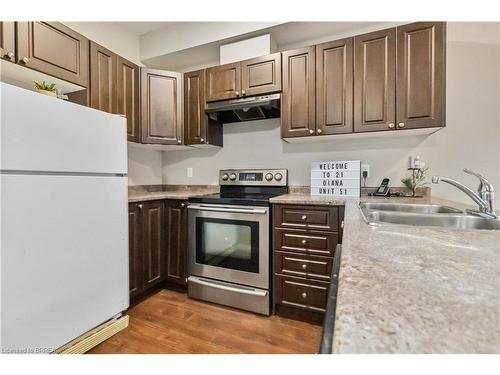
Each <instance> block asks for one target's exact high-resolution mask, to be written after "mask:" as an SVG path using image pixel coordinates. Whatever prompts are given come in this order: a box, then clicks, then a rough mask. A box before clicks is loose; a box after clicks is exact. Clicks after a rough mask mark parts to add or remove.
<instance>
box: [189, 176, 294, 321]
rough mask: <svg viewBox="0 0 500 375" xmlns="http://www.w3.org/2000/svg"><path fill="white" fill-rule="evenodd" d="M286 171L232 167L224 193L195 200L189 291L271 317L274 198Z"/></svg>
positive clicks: (281, 188) (224, 179)
mask: <svg viewBox="0 0 500 375" xmlns="http://www.w3.org/2000/svg"><path fill="white" fill-rule="evenodd" d="M287 179H288V176H287V170H286V169H250V170H249V169H245V170H237V169H227V170H221V171H220V172H219V183H220V193H218V194H212V195H204V196H198V197H191V198H189V205H188V227H189V240H188V249H189V250H188V271H189V277H188V295H189V296H190V297H193V298H197V299H202V300H205V301H210V302H215V303H220V304H223V305H228V306H233V307H237V308H241V309H244V310H249V311H253V312H257V313H260V314H265V315H269V314H270V306H271V296H270V289H271V288H270V285H271V281H270V275H271V270H270V266H271V256H270V254H271V247H270V245H271V241H270V238H271V237H270V236H271V223H270V222H271V217H272V216H271V204H270V203H269V199H270V198H271V197H274V196H277V195H281V194H286V193H287V192H288V186H287Z"/></svg>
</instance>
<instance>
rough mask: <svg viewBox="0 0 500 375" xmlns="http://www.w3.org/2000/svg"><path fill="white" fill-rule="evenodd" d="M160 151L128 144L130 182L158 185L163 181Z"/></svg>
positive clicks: (131, 183)
mask: <svg viewBox="0 0 500 375" xmlns="http://www.w3.org/2000/svg"><path fill="white" fill-rule="evenodd" d="M161 154H162V153H161V152H160V151H151V150H146V149H142V148H137V147H133V146H128V184H129V185H156V184H161V183H162V160H161V156H162V155H161Z"/></svg>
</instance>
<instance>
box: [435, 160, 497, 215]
mask: <svg viewBox="0 0 500 375" xmlns="http://www.w3.org/2000/svg"><path fill="white" fill-rule="evenodd" d="M464 172H465V173H467V174H470V175H473V176H476V177H477V178H478V179H479V181H480V183H479V187H478V189H477V191H478V193H475V192H474V191H472V190H471V189H469V188H468V187H467V186H465V185H464V184H461V183H460V182H458V181H455V180H452V179H451V178H446V177H440V176H433V177H432V183H433V184H438V183H439V182H441V181H442V182H446V183H447V184H450V185H452V186H455V187H456V188H457V189H459V190H461V191H463V192H464V193H465V194H467V195H468V196H469V197H470V198H471V199H472V200H473V201H474V202H476V203H477V205H478V206H479V213H480V214H481V216H486V217H492V218H497V217H498V216H497V215H496V213H495V193H494V191H495V190H494V189H493V185H492V184H490V183H489V182H488V180H487V179H486V178H484V177H483V176H481V175H480V174H479V173H476V172H473V171H471V170H468V169H464ZM476 213H477V212H476Z"/></svg>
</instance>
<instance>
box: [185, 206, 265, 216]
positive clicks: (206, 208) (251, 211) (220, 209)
mask: <svg viewBox="0 0 500 375" xmlns="http://www.w3.org/2000/svg"><path fill="white" fill-rule="evenodd" d="M188 209H192V210H200V211H215V212H233V213H238V214H267V210H266V209H262V210H259V209H244V208H226V207H211V206H201V205H191V204H190V205H189V206H188Z"/></svg>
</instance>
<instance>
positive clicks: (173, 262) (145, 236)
mask: <svg viewBox="0 0 500 375" xmlns="http://www.w3.org/2000/svg"><path fill="white" fill-rule="evenodd" d="M186 253H187V212H186V203H185V202H184V201H179V200H155V201H147V202H138V203H130V204H129V294H130V301H131V302H132V303H133V302H135V301H136V300H138V299H139V298H140V297H142V296H144V295H145V294H147V293H149V292H150V291H152V290H153V289H154V288H155V287H157V286H160V285H163V282H165V281H167V282H171V283H175V284H177V285H185V284H186Z"/></svg>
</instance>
